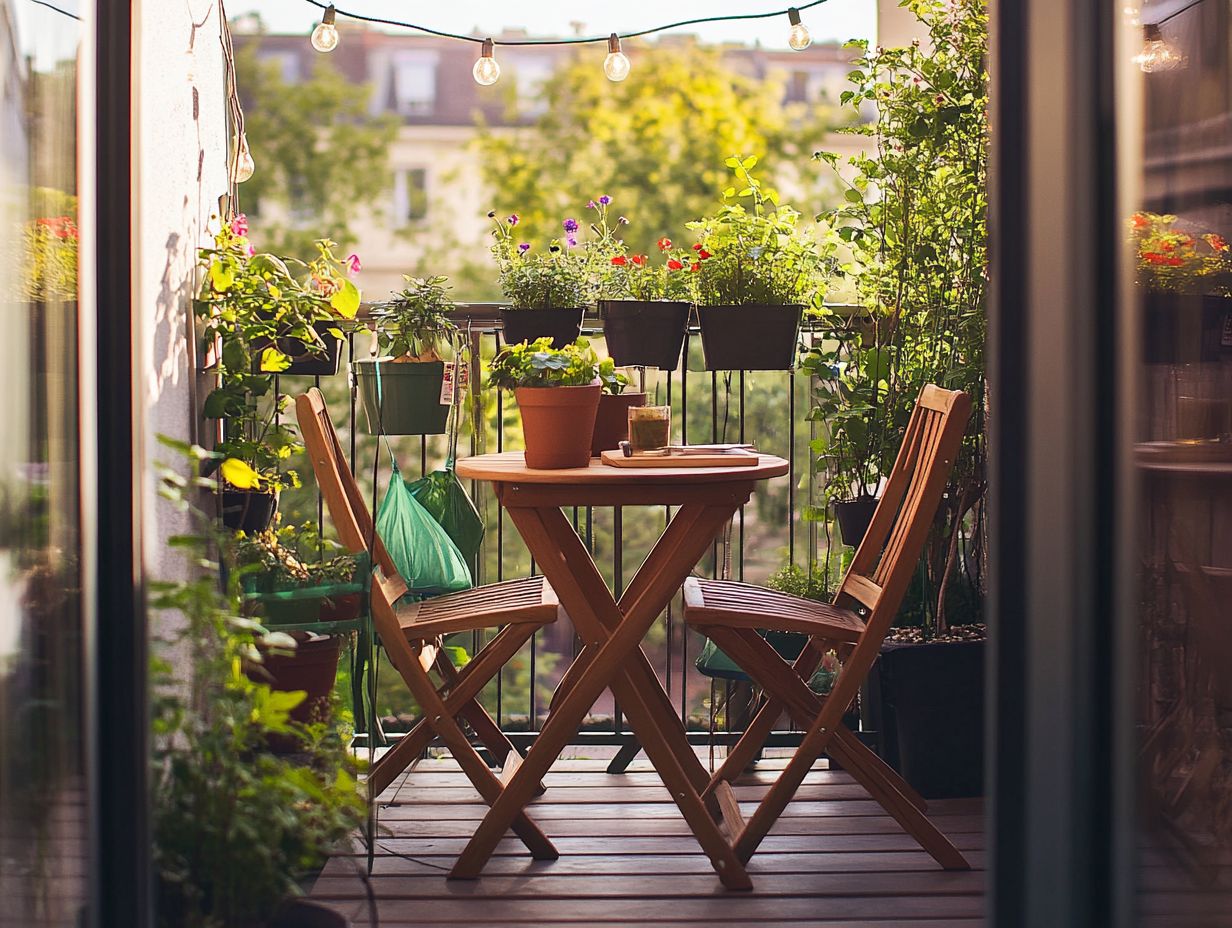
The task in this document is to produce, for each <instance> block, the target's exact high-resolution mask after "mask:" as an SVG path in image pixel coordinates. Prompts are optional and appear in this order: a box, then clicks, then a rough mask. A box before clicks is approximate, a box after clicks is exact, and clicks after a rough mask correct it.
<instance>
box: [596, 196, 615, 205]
mask: <svg viewBox="0 0 1232 928" xmlns="http://www.w3.org/2000/svg"><path fill="white" fill-rule="evenodd" d="M599 202H600V203H602V204H603V205H604V206H607V205H608V204H609V203H611V202H612V198H611V197H609V196H608V195H607V194H606V193H605V194H604V195H603V196H601V197H599Z"/></svg>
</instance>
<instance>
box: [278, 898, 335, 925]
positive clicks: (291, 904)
mask: <svg viewBox="0 0 1232 928" xmlns="http://www.w3.org/2000/svg"><path fill="white" fill-rule="evenodd" d="M267 928H351V922H350V920H349V919H348V918H347V917H346V916H345V915H343V914H342V913H341V912H335V911H334V910H333V909H331V908H329V907H328V906H325V905H322V904H321V903H319V902H313V901H311V900H310V899H288V900H286V901H285V902H283V903H282V905H280V906H279V907H278V911H276V912H275V913H274V914H273V916H272V917H271V918H270V920H269V925H268V926H267Z"/></svg>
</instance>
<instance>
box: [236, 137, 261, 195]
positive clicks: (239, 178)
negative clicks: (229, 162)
mask: <svg viewBox="0 0 1232 928" xmlns="http://www.w3.org/2000/svg"><path fill="white" fill-rule="evenodd" d="M256 171H257V166H256V164H255V163H253V160H252V152H250V151H249V150H248V136H246V135H241V136H240V138H239V141H238V142H237V143H236V145H235V166H234V167H233V168H232V169H231V179H232V180H234V181H235V182H236V183H237V184H242V183H243V182H244V181H246V180H248V179H249V178H250V177H252V175H253V174H255V173H256Z"/></svg>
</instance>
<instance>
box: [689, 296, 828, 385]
mask: <svg viewBox="0 0 1232 928" xmlns="http://www.w3.org/2000/svg"><path fill="white" fill-rule="evenodd" d="M803 315H804V307H803V306H802V305H799V304H793V305H788V306H771V305H767V304H762V303H750V304H746V305H743V306H699V307H697V319H698V324H699V325H700V327H701V333H702V353H703V354H704V355H705V358H706V370H708V371H786V370H791V369H792V368H793V367H795V366H796V354H797V348H798V347H799V344H800V320H801V319H802V318H803Z"/></svg>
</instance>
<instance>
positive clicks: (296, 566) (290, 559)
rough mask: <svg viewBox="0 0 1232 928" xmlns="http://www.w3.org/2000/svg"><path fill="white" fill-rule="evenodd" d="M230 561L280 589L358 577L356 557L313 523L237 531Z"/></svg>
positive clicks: (336, 581)
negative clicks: (248, 532)
mask: <svg viewBox="0 0 1232 928" xmlns="http://www.w3.org/2000/svg"><path fill="white" fill-rule="evenodd" d="M327 554H328V555H330V556H329V557H328V558H327V557H325V555H327ZM231 560H232V562H233V563H234V564H235V565H236V567H237V568H239V569H241V570H243V571H245V574H246V575H247V574H256V575H258V576H259V577H260V578H261V579H262V580H263V581H265V582H267V583H268V584H269V585H271V586H273V587H275V588H279V589H285V588H287V587H291V586H316V585H322V584H332V583H350V582H351V581H352V580H353V579H354V578H355V568H356V560H355V556H354V555H351V554H347V553H345V552H344V550H343V548H342V546H341V545H339V544H338V543H337V542H336V541H333V540H331V539H327V538H323V537H322V536H321V533H320V531H319V530H318V529H317V527H316V525H315V524H313V523H312V522H305V523H304V524H303V525H300V526H294V525H284V526H282V527H281V528H271V529H266V530H265V531H263V532H256V533H254V534H252V535H249V534H246V533H244V532H236V534H235V539H234V541H233V543H232V546H231Z"/></svg>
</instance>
